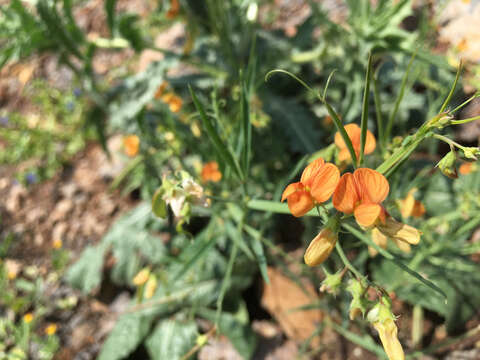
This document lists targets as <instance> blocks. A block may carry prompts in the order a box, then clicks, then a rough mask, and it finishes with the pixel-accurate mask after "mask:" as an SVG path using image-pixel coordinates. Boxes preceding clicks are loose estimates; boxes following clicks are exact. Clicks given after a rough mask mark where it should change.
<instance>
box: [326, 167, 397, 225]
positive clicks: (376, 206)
mask: <svg viewBox="0 0 480 360" xmlns="http://www.w3.org/2000/svg"><path fill="white" fill-rule="evenodd" d="M389 191H390V186H389V184H388V181H387V179H386V178H385V176H383V175H382V174H380V173H379V172H378V171H376V170H372V169H368V168H359V169H357V170H355V172H354V173H353V174H351V173H345V174H343V175H342V177H341V178H340V181H339V182H338V185H337V188H336V189H335V192H334V194H333V206H334V207H335V209H337V210H339V211H341V212H344V213H345V214H352V213H353V214H354V216H355V220H357V223H358V224H359V225H361V226H363V227H371V226H374V225H375V224H376V223H377V222H378V220H380V222H385V218H386V216H387V212H386V210H385V209H384V208H383V206H382V205H381V203H382V202H383V200H385V198H386V197H387V195H388V192H389Z"/></svg>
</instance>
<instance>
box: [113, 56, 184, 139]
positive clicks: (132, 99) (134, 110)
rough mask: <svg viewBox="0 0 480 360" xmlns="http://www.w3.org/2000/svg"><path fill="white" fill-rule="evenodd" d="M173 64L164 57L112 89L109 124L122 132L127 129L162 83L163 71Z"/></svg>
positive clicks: (169, 58)
mask: <svg viewBox="0 0 480 360" xmlns="http://www.w3.org/2000/svg"><path fill="white" fill-rule="evenodd" d="M175 63H176V60H174V59H172V58H171V57H166V58H165V59H163V60H162V61H159V62H154V63H152V64H151V65H150V66H149V67H148V68H147V70H145V71H144V72H142V73H140V74H136V75H134V76H131V77H129V78H127V79H126V80H125V81H124V82H123V83H122V84H121V85H119V86H117V87H116V88H114V89H113V90H112V93H111V94H110V96H111V97H112V100H111V102H110V104H109V107H108V111H109V114H110V122H109V123H110V124H111V125H112V126H113V127H114V128H115V129H119V130H122V131H123V130H124V129H125V128H128V125H129V124H130V123H131V120H132V119H134V118H135V116H137V115H138V114H139V113H140V111H141V110H142V109H143V108H144V106H145V105H146V104H147V103H149V102H150V101H152V99H153V98H154V96H155V93H156V92H157V90H158V87H159V86H160V84H161V83H162V82H163V81H164V75H165V71H166V70H167V69H168V68H169V67H171V66H173V65H174V64H175Z"/></svg>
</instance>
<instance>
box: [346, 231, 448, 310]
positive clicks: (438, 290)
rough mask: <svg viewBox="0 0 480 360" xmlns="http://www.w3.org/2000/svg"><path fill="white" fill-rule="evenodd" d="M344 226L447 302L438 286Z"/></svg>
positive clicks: (445, 296) (358, 233) (361, 235)
mask: <svg viewBox="0 0 480 360" xmlns="http://www.w3.org/2000/svg"><path fill="white" fill-rule="evenodd" d="M342 226H343V227H344V228H345V229H347V230H348V231H349V232H350V233H352V234H353V235H354V236H355V237H356V238H358V239H359V240H361V241H362V242H364V243H365V244H367V245H368V246H371V247H373V248H374V249H375V250H377V251H378V252H379V254H380V255H382V256H383V257H385V258H386V259H388V260H390V261H392V262H393V263H394V264H395V265H396V266H398V267H399V268H401V269H402V270H404V271H406V272H407V273H409V274H410V275H412V276H413V277H415V278H416V279H417V280H419V281H420V282H422V283H423V284H424V285H426V286H428V287H429V288H430V289H432V290H434V291H436V292H437V293H439V294H441V295H442V296H443V297H444V298H445V301H446V300H447V295H446V294H445V292H444V291H443V290H442V289H440V288H439V287H438V286H437V285H435V284H434V283H433V282H431V281H430V280H427V279H425V278H424V277H423V276H422V275H420V274H419V273H418V272H416V271H415V270H412V269H410V268H409V267H408V266H407V265H405V264H404V263H403V262H401V261H400V260H398V259H397V258H396V257H395V256H393V255H392V254H391V253H389V252H388V251H387V250H384V249H382V248H381V247H380V246H378V245H377V244H375V243H374V242H373V241H372V240H371V239H369V238H368V237H367V236H365V234H363V233H361V232H360V231H358V230H357V229H355V227H353V226H351V225H349V224H342Z"/></svg>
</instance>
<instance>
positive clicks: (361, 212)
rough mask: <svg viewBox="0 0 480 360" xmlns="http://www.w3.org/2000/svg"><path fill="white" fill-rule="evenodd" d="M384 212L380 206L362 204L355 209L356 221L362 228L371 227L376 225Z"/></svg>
mask: <svg viewBox="0 0 480 360" xmlns="http://www.w3.org/2000/svg"><path fill="white" fill-rule="evenodd" d="M381 212H382V207H381V206H380V205H378V204H360V205H358V206H357V207H356V208H355V212H354V215H355V220H357V223H358V224H359V225H360V226H363V227H367V228H368V227H370V226H373V225H374V224H375V222H376V221H377V220H378V218H379V216H380V214H381Z"/></svg>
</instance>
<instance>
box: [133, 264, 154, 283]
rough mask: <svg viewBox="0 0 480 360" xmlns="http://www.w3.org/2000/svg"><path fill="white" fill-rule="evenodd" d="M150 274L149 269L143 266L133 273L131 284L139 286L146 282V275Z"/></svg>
mask: <svg viewBox="0 0 480 360" xmlns="http://www.w3.org/2000/svg"><path fill="white" fill-rule="evenodd" d="M149 276H150V270H149V269H148V268H144V269H142V270H140V272H139V273H138V274H137V275H135V277H134V278H133V281H132V282H133V285H136V286H140V285H143V284H145V283H146V282H147V280H148V277H149Z"/></svg>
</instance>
